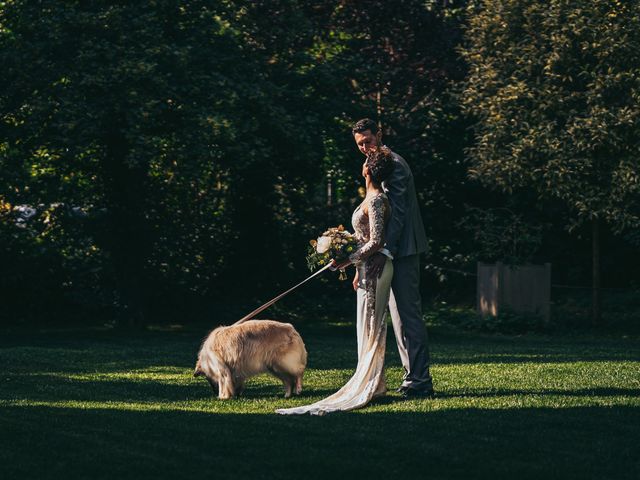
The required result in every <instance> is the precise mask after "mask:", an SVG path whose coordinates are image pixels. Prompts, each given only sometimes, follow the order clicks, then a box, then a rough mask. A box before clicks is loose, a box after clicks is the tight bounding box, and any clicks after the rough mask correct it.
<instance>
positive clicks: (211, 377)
mask: <svg viewBox="0 0 640 480" xmlns="http://www.w3.org/2000/svg"><path fill="white" fill-rule="evenodd" d="M306 366H307V350H306V349H305V348H304V343H303V341H302V338H301V337H300V334H299V333H298V332H297V331H296V329H295V328H293V325H291V324H289V323H281V322H276V321H273V320H249V321H246V322H244V323H240V324H237V325H230V326H226V327H218V328H216V329H215V330H213V331H212V332H211V333H210V334H209V336H208V337H207V338H206V339H205V340H204V342H203V343H202V347H201V348H200V353H199V354H198V361H197V363H196V369H195V371H194V373H193V376H194V377H198V376H204V377H206V378H207V380H208V381H209V384H210V385H211V387H212V388H213V390H214V392H215V391H217V392H218V398H220V399H228V398H232V397H235V396H237V395H240V394H241V393H242V390H243V388H244V382H245V381H246V379H248V378H249V377H252V376H254V375H258V374H260V373H267V372H269V373H271V374H272V375H274V376H275V377H277V378H279V379H280V380H282V383H283V384H284V392H285V395H284V396H285V398H288V397H290V396H291V394H292V393H293V392H295V393H296V394H300V392H302V375H303V374H304V369H305V367H306Z"/></svg>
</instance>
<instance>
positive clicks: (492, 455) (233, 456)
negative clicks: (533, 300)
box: [0, 407, 640, 479]
mask: <svg viewBox="0 0 640 480" xmlns="http://www.w3.org/2000/svg"><path fill="white" fill-rule="evenodd" d="M638 423H640V409H639V408H631V407H613V408H595V407H584V408H566V409H548V408H536V409H531V408H527V409H513V410H481V409H463V410H443V411H432V412H428V413H411V412H409V413H407V412H404V413H392V412H389V413H377V412H376V413H343V414H333V415H327V416H324V417H321V418H318V417H308V416H303V417H282V416H278V415H275V414H268V415H257V414H212V413H203V412H183V411H171V410H170V411H162V412H158V411H144V412H138V411H127V410H107V409H73V408H48V407H5V408H2V415H0V439H1V440H2V444H3V445H4V447H3V448H2V449H0V476H2V477H3V478H21V477H26V478H153V479H160V478H190V477H198V478H203V476H205V475H206V476H215V478H217V479H220V478H301V477H302V478H311V479H313V478H514V477H515V476H516V475H517V476H518V477H519V478H532V479H533V478H562V479H568V478H579V479H583V478H615V479H626V478H629V479H631V478H637V477H636V474H637V471H638V467H639V466H640V464H639V460H638V459H639V458H640V452H639V451H638V433H637V428H636V427H637V425H638Z"/></svg>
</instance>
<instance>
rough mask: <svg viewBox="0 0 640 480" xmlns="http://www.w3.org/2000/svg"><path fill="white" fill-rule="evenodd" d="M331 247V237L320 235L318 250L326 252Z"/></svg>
mask: <svg viewBox="0 0 640 480" xmlns="http://www.w3.org/2000/svg"><path fill="white" fill-rule="evenodd" d="M329 248H331V237H318V245H317V246H316V252H318V253H324V252H326V251H327V250H329Z"/></svg>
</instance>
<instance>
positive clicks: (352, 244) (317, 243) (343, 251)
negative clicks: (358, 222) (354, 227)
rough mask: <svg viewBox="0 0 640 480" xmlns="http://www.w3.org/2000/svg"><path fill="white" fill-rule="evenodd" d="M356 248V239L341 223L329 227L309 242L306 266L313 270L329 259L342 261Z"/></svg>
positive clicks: (322, 265) (323, 264) (325, 263)
mask: <svg viewBox="0 0 640 480" xmlns="http://www.w3.org/2000/svg"><path fill="white" fill-rule="evenodd" d="M357 249H358V241H357V240H356V237H355V236H353V234H351V233H349V232H347V231H346V230H345V229H344V227H343V226H342V225H339V226H337V227H332V228H329V229H328V230H327V231H325V232H324V233H323V234H322V236H320V237H318V239H317V240H311V241H310V242H309V251H308V254H307V266H308V267H309V270H311V271H313V270H316V269H317V268H322V267H324V266H325V265H327V264H328V263H329V262H331V260H332V259H333V260H335V261H336V262H338V263H341V262H344V261H345V260H347V259H348V258H349V255H351V254H352V253H353V252H355V251H356V250H357Z"/></svg>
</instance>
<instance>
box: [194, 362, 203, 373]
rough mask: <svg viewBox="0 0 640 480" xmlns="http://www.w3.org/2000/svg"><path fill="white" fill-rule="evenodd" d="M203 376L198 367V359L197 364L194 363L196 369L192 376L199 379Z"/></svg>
mask: <svg viewBox="0 0 640 480" xmlns="http://www.w3.org/2000/svg"><path fill="white" fill-rule="evenodd" d="M203 375H204V372H203V371H202V367H201V366H200V359H198V362H197V363H196V369H195V371H194V372H193V376H194V377H201V376H203Z"/></svg>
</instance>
